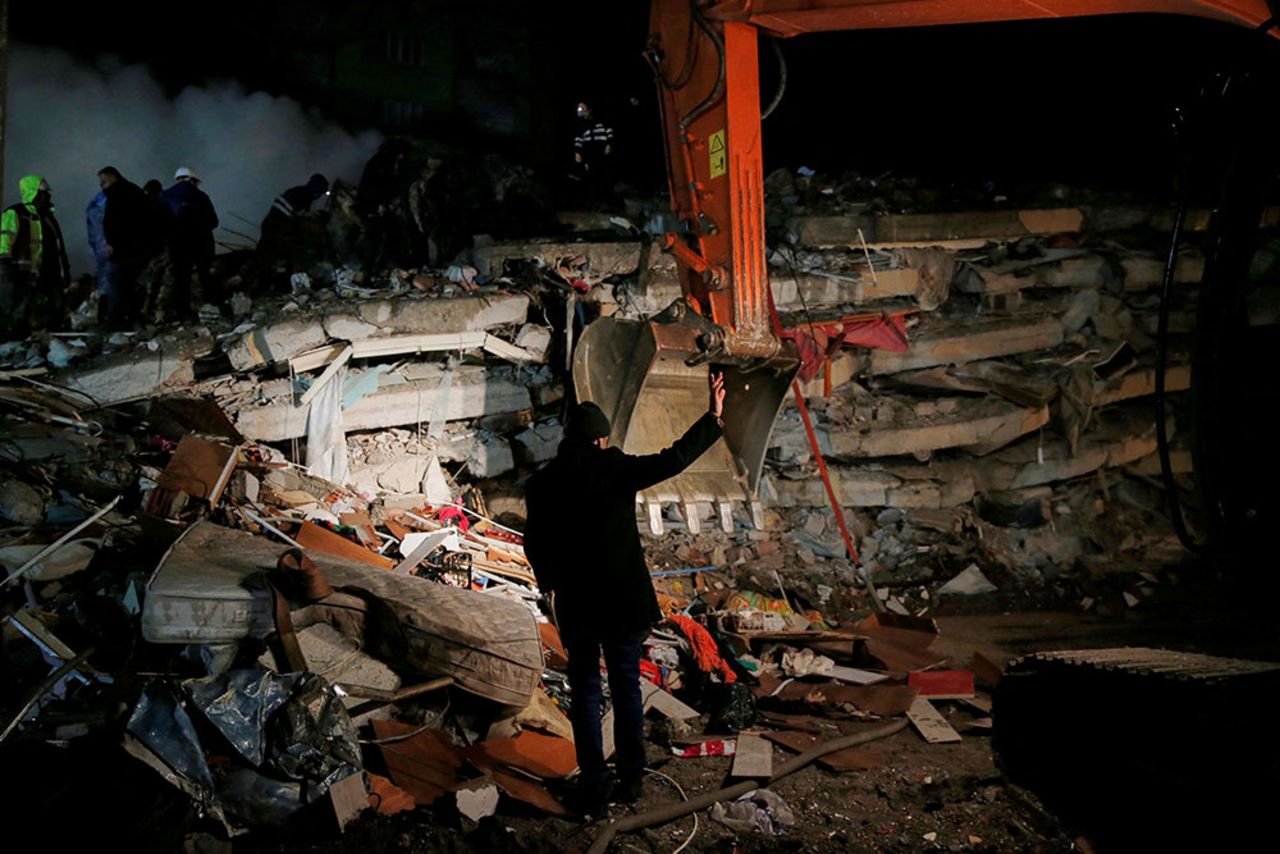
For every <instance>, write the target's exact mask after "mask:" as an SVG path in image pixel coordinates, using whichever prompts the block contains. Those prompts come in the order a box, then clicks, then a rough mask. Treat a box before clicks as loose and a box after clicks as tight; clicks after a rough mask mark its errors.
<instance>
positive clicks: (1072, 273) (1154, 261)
mask: <svg viewBox="0 0 1280 854" xmlns="http://www.w3.org/2000/svg"><path fill="white" fill-rule="evenodd" d="M969 271H970V274H969V275H962V276H958V277H957V278H956V281H955V283H954V286H955V288H956V290H958V291H961V292H962V293H971V294H1000V293H1013V292H1015V291H1021V290H1025V289H1027V288H1097V287H1116V288H1117V289H1119V288H1121V287H1122V288H1123V289H1124V290H1126V291H1144V290H1149V289H1150V288H1153V287H1155V286H1157V285H1158V284H1160V282H1161V281H1162V280H1163V278H1164V260H1163V259H1160V258H1155V257H1146V256H1122V257H1120V258H1119V259H1114V258H1112V257H1111V256H1110V255H1099V254H1094V253H1090V252H1083V251H1080V250H1049V254H1048V255H1047V256H1046V257H1044V258H1039V259H1036V260H1034V261H1011V262H1006V263H1003V264H996V265H993V266H991V267H970V268H969ZM1203 277H1204V256H1203V255H1202V254H1200V253H1198V252H1185V253H1183V254H1182V255H1181V256H1179V259H1178V265H1177V267H1175V272H1174V281H1175V282H1176V283H1178V284H1194V283H1196V282H1199V281H1200V280H1201V279H1202V278H1203Z"/></svg>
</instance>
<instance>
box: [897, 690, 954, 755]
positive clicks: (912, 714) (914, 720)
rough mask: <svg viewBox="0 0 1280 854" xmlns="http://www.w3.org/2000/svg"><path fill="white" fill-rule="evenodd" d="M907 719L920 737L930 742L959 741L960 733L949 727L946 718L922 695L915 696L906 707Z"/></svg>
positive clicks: (946, 742)
mask: <svg viewBox="0 0 1280 854" xmlns="http://www.w3.org/2000/svg"><path fill="white" fill-rule="evenodd" d="M907 719H908V720H910V721H911V724H912V726H914V727H915V728H916V732H918V733H920V737H921V738H923V739H924V740H925V741H927V742H929V743H930V744H948V743H950V742H954V741H960V733H958V732H956V731H955V730H954V729H952V728H951V724H949V723H947V719H946V718H944V717H943V716H942V715H941V714H939V712H938V710H937V709H935V708H934V707H933V703H930V702H929V701H928V700H926V699H925V698H924V697H916V698H915V700H913V701H912V702H911V708H909V709H907Z"/></svg>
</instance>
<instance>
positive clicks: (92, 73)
mask: <svg viewBox="0 0 1280 854" xmlns="http://www.w3.org/2000/svg"><path fill="white" fill-rule="evenodd" d="M6 125H7V127H6V130H7V133H8V139H7V141H6V147H5V173H4V182H5V185H6V186H5V187H4V188H3V197H4V205H5V206H8V205H11V204H13V203H14V202H16V201H18V180H19V179H20V178H21V177H22V176H23V175H43V176H44V177H45V178H46V179H47V180H48V181H49V185H50V187H52V189H53V201H54V206H55V208H56V210H57V217H58V223H59V224H60V225H61V226H62V230H63V233H64V236H65V239H66V242H67V254H68V255H69V256H70V259H71V266H72V272H73V273H74V274H77V275H78V274H80V273H89V272H92V271H93V261H92V256H91V255H90V252H89V246H88V242H87V236H86V233H85V217H84V210H85V207H86V206H87V205H88V203H89V200H90V199H92V198H93V196H94V194H95V193H97V192H98V177H97V173H98V170H99V169H101V168H102V167H103V166H115V167H116V168H117V169H119V170H120V171H121V173H123V174H124V176H125V177H127V178H128V179H129V180H131V181H133V182H134V183H135V184H137V185H139V186H141V185H142V184H143V183H145V182H146V181H147V180H148V179H151V178H157V179H159V180H160V182H161V183H163V184H164V185H165V186H166V187H168V186H170V185H171V184H172V183H173V173H174V170H175V169H177V168H178V167H179V166H189V167H191V169H193V170H194V171H195V172H196V174H198V175H199V176H200V178H201V179H202V184H201V189H202V190H204V191H205V192H206V193H208V194H209V197H210V198H211V199H212V200H213V204H214V207H215V208H216V209H217V211H218V217H219V219H220V220H221V221H222V226H221V227H220V228H219V229H218V231H217V233H216V235H215V236H216V238H217V239H218V241H219V243H221V244H224V245H228V244H229V245H240V246H243V245H247V244H248V243H249V242H250V241H251V240H256V239H257V236H258V223H260V222H261V221H262V217H263V216H265V215H266V212H267V210H268V208H270V206H271V202H272V200H273V199H274V198H275V197H276V196H277V195H278V194H279V193H280V192H281V191H283V190H285V189H288V188H289V187H291V186H293V185H295V184H301V183H304V182H305V181H306V180H307V178H308V177H309V176H310V175H311V174H312V173H313V172H321V173H323V174H324V175H326V176H327V177H328V178H329V179H330V181H332V180H333V179H334V178H342V179H344V180H347V181H352V182H354V181H356V180H358V179H359V177H360V170H361V169H362V168H363V165H364V162H365V161H366V160H367V159H368V158H369V157H370V156H371V155H372V154H373V152H374V151H375V150H376V149H377V147H378V144H379V142H380V141H381V137H380V135H379V134H377V133H376V132H373V131H367V132H364V133H360V134H351V133H349V132H348V131H346V130H344V129H342V128H341V127H338V126H337V125H334V124H332V123H330V122H327V121H325V120H324V119H322V118H321V117H319V116H318V115H317V114H316V113H315V112H314V111H309V110H307V109H306V108H304V107H303V106H302V105H301V104H299V103H298V102H296V101H293V100H290V99H289V98H278V97H273V96H271V95H268V94H266V93H264V92H246V91H245V90H244V89H243V88H242V87H240V86H238V85H237V84H234V83H219V84H216V85H212V86H209V87H207V88H195V87H192V88H188V89H185V90H183V91H182V92H181V93H180V94H179V95H178V96H177V97H176V98H174V99H172V100H171V99H169V98H166V97H165V95H164V91H163V90H162V88H161V87H160V85H159V84H158V83H157V82H156V81H155V80H154V79H153V78H152V77H151V75H150V74H149V73H148V71H147V69H146V68H145V67H143V66H140V65H122V64H121V63H119V62H118V61H112V60H103V61H100V62H98V63H97V64H96V65H94V66H86V65H85V64H84V63H83V62H79V61H77V60H75V59H73V58H72V57H71V56H70V55H69V54H67V53H65V52H63V51H58V50H49V49H36V48H32V47H29V46H14V47H13V49H12V50H11V52H10V66H9V108H8V121H7V123H6ZM232 232H239V233H240V234H239V235H237V234H233V233H232ZM242 235H244V236H242ZM246 236H247V238H248V239H246Z"/></svg>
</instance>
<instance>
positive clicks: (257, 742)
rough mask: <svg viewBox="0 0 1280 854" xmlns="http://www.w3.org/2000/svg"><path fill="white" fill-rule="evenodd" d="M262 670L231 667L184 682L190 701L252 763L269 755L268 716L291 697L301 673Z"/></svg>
mask: <svg viewBox="0 0 1280 854" xmlns="http://www.w3.org/2000/svg"><path fill="white" fill-rule="evenodd" d="M302 675H303V674H300V673H291V674H288V675H287V676H286V677H284V678H278V677H277V676H276V674H274V673H268V672H266V671H262V670H232V671H229V672H227V673H224V674H223V675H221V676H215V677H212V678H210V679H192V680H189V681H187V682H184V683H182V689H183V691H184V693H186V695H187V697H188V699H190V700H191V703H192V704H193V705H194V706H195V707H196V708H197V709H199V710H200V712H201V713H202V714H203V715H204V716H205V718H206V719H208V721H209V723H211V724H213V725H214V727H215V728H216V729H217V730H218V732H220V733H222V735H223V737H224V738H226V740H227V742H228V743H229V744H230V745H231V746H232V747H234V748H235V749H236V752H237V753H239V754H240V755H241V756H243V757H244V758H245V760H246V761H248V762H249V763H250V764H251V765H255V766H257V765H261V764H262V763H263V761H264V760H265V759H266V756H267V737H266V727H267V720H268V719H269V718H270V717H271V716H272V715H273V714H275V713H276V710H278V709H279V708H280V707H281V706H283V705H284V704H285V702H286V701H287V700H288V699H289V695H290V694H291V693H292V692H293V689H294V686H295V685H296V683H297V682H298V679H299V677H301V676H302Z"/></svg>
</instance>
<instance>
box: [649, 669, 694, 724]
mask: <svg viewBox="0 0 1280 854" xmlns="http://www.w3.org/2000/svg"><path fill="white" fill-rule="evenodd" d="M640 695H641V697H642V698H643V700H644V709H645V711H646V712H647V711H648V710H649V709H654V710H655V711H657V712H660V713H661V714H663V715H665V716H666V717H668V718H671V719H672V720H679V721H688V720H692V719H694V718H696V717H698V714H699V713H698V710H697V709H694V708H691V707H690V706H687V705H685V704H684V703H682V702H681V701H680V700H678V699H676V698H675V697H674V696H673V695H671V694H670V693H668V692H667V691H664V690H663V689H662V688H659V687H658V686H657V685H654V684H653V683H652V682H650V681H649V680H647V679H642V680H640Z"/></svg>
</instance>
